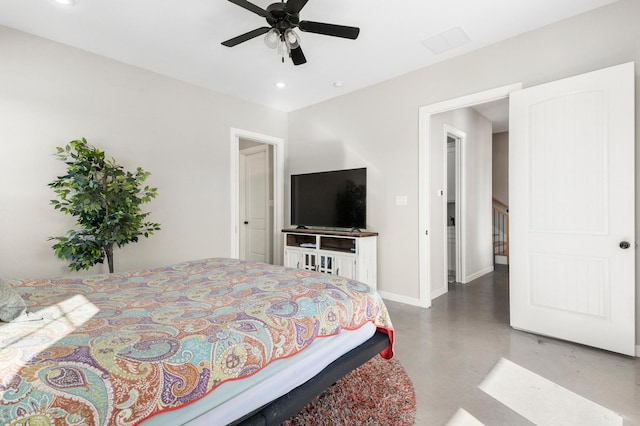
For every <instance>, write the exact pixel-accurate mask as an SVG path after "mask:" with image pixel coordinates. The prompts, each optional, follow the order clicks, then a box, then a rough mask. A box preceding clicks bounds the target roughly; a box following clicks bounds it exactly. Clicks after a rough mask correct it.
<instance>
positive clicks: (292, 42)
mask: <svg viewBox="0 0 640 426" xmlns="http://www.w3.org/2000/svg"><path fill="white" fill-rule="evenodd" d="M284 41H285V43H287V47H288V48H289V50H292V49H297V48H298V47H300V36H299V35H298V33H296V32H295V31H293V29H292V28H287V29H286V30H285V31H284Z"/></svg>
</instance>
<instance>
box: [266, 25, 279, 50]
mask: <svg viewBox="0 0 640 426" xmlns="http://www.w3.org/2000/svg"><path fill="white" fill-rule="evenodd" d="M264 44H266V45H267V47H269V48H270V49H275V48H276V47H278V45H279V44H280V31H278V30H277V29H275V28H271V29H270V30H269V32H268V33H267V35H265V36H264Z"/></svg>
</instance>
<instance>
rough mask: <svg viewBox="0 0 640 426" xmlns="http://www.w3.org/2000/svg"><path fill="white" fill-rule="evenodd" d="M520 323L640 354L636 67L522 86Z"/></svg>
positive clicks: (514, 196) (514, 208)
mask: <svg viewBox="0 0 640 426" xmlns="http://www.w3.org/2000/svg"><path fill="white" fill-rule="evenodd" d="M509 121H510V135H509V138H510V140H509V200H510V220H511V223H510V226H511V228H510V229H511V237H512V239H511V246H510V249H511V259H510V277H509V280H510V298H511V301H510V306H511V326H512V327H514V328H517V329H521V330H525V331H530V332H533V333H537V334H541V335H547V336H551V337H556V338H560V339H564V340H569V341H573V342H577V343H581V344H585V345H589V346H594V347H598V348H602V349H607V350H610V351H614V352H619V353H623V354H627V355H633V354H634V349H635V240H634V235H635V227H634V218H635V210H634V205H635V200H634V198H635V188H634V179H635V173H634V161H635V154H634V65H633V63H629V64H624V65H619V66H615V67H612V68H607V69H604V70H600V71H595V72H591V73H588V74H583V75H579V76H576V77H572V78H568V79H564V80H560V81H556V82H552V83H548V84H543V85H540V86H536V87H532V88H529V89H524V90H521V91H517V92H514V93H512V95H511V99H510V115H509Z"/></svg>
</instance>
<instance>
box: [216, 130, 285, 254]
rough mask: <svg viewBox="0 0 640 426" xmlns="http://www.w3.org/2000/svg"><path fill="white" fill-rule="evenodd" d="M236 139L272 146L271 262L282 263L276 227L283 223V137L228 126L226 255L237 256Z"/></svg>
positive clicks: (237, 140)
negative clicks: (228, 220) (228, 208)
mask: <svg viewBox="0 0 640 426" xmlns="http://www.w3.org/2000/svg"><path fill="white" fill-rule="evenodd" d="M240 139H246V140H250V141H253V142H258V143H262V144H268V145H272V146H273V218H272V222H273V227H272V229H271V232H272V234H273V247H272V253H273V263H274V264H276V265H281V264H282V250H281V243H282V238H280V230H281V229H282V227H283V223H284V216H283V194H282V192H283V182H284V139H283V138H279V137H275V136H269V135H265V134H261V133H256V132H251V131H248V130H242V129H237V128H234V127H232V128H231V130H230V162H229V174H230V179H229V181H230V194H229V198H230V207H231V221H230V224H231V226H230V237H231V238H230V249H229V256H230V257H231V258H234V259H238V257H239V255H240V216H239V212H240V193H239V185H240V167H239V162H240Z"/></svg>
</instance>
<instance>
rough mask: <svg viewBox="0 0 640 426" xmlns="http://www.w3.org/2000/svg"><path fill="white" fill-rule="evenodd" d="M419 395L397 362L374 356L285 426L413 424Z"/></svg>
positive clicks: (284, 425) (284, 424)
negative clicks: (417, 395)
mask: <svg viewBox="0 0 640 426" xmlns="http://www.w3.org/2000/svg"><path fill="white" fill-rule="evenodd" d="M415 415H416V395H415V392H414V390H413V384H412V383H411V380H410V379H409V377H408V376H407V373H406V372H405V371H404V368H403V367H402V365H401V364H400V361H398V360H397V359H395V358H394V359H392V360H391V361H387V360H385V359H383V358H382V357H380V356H375V357H373V358H372V359H371V360H370V361H368V362H367V363H366V364H364V365H362V366H361V367H359V368H358V369H356V370H354V371H352V372H351V373H349V374H348V375H346V376H345V377H343V378H342V379H340V380H338V382H337V383H336V384H335V385H333V386H331V387H330V388H329V389H327V390H326V391H325V392H324V393H323V394H321V395H320V396H318V397H317V398H316V399H315V400H314V401H312V402H311V403H310V404H309V405H307V406H306V407H305V408H304V409H303V410H302V411H300V412H299V413H298V414H297V415H296V416H294V417H293V418H291V419H289V420H287V421H286V422H285V423H283V426H302V425H304V426H314V425H318V426H321V425H322V426H324V425H326V426H336V425H398V426H400V425H413V424H414V420H415Z"/></svg>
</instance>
